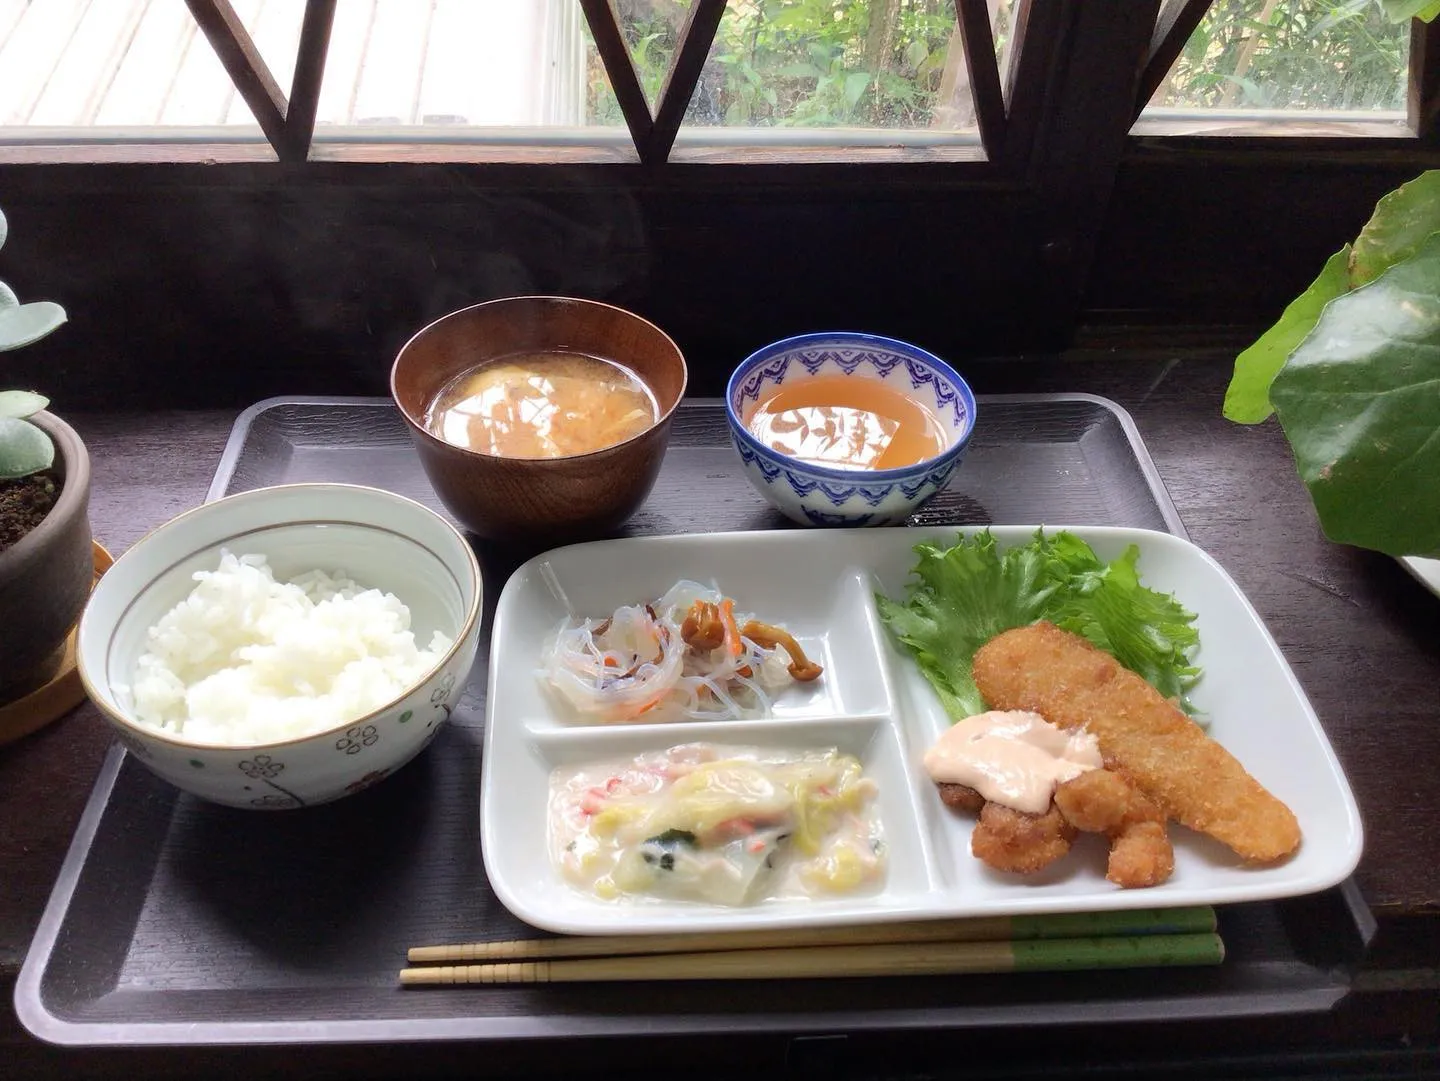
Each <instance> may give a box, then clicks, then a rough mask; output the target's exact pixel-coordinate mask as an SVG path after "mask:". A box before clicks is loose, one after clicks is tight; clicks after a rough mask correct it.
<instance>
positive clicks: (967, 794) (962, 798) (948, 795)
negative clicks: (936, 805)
mask: <svg viewBox="0 0 1440 1081" xmlns="http://www.w3.org/2000/svg"><path fill="white" fill-rule="evenodd" d="M936 787H938V788H939V789H940V802H941V803H943V804H945V806H946V807H949V808H951V809H952V810H956V811H969V812H970V813H971V814H972V815H978V814H979V813H980V812H981V811H982V810H984V808H985V797H984V796H982V795H981V794H980V793H979V792H976V791H975V789H973V788H971V787H970V786H969V785H964V784H953V783H951V782H949V781H942V782H941V783H940V784H939V785H937V786H936Z"/></svg>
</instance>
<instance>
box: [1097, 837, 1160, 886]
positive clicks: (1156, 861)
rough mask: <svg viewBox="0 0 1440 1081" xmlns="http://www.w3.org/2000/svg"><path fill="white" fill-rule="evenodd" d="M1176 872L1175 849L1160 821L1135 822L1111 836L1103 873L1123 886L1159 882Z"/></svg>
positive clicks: (1153, 884) (1155, 884)
mask: <svg viewBox="0 0 1440 1081" xmlns="http://www.w3.org/2000/svg"><path fill="white" fill-rule="evenodd" d="M1174 873H1175V849H1174V848H1173V847H1171V845H1170V838H1169V836H1168V835H1167V834H1166V833H1165V824H1164V823H1163V822H1135V823H1132V824H1131V825H1128V826H1126V827H1125V828H1124V829H1122V830H1121V831H1120V832H1119V833H1116V834H1112V835H1111V837H1110V862H1109V864H1108V865H1107V866H1106V868H1105V877H1106V878H1107V879H1109V880H1110V881H1111V882H1113V883H1115V885H1117V886H1123V887H1124V888H1125V889H1129V890H1133V889H1140V888H1143V887H1146V886H1158V885H1160V883H1162V882H1164V881H1166V880H1167V879H1168V878H1169V877H1170V876H1171V875H1172V874H1174Z"/></svg>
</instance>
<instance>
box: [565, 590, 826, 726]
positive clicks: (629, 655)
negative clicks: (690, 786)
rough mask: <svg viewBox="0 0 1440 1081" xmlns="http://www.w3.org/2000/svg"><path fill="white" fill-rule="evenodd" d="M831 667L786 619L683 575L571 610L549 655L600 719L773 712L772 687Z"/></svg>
mask: <svg viewBox="0 0 1440 1081" xmlns="http://www.w3.org/2000/svg"><path fill="white" fill-rule="evenodd" d="M822 671H823V669H822V668H821V667H820V665H818V664H816V663H815V662H814V661H812V660H810V658H808V657H807V656H805V652H804V650H803V649H802V648H801V647H800V644H799V643H798V642H796V641H795V638H794V636H792V635H791V634H790V633H789V632H788V631H786V630H785V629H784V628H783V627H778V626H774V625H772V624H768V623H762V622H760V621H759V620H756V619H754V618H753V617H751V616H749V615H742V614H737V613H736V611H735V602H734V601H733V600H731V599H730V598H729V597H726V596H724V595H722V594H721V593H720V592H719V590H718V589H714V588H711V587H709V586H704V585H701V584H700V583H699V582H690V581H681V582H677V583H675V585H673V586H671V587H670V589H669V591H667V592H666V593H665V595H664V596H663V597H661V598H660V599H659V600H657V601H655V602H654V603H653V604H636V605H626V606H624V607H621V608H617V609H616V610H615V611H614V612H612V613H611V614H610V615H608V616H606V617H605V618H604V619H567V620H565V621H564V622H563V623H561V624H560V626H559V627H558V628H556V630H555V632H554V633H553V634H552V635H551V636H550V638H549V640H548V641H547V643H546V645H545V647H544V649H543V650H542V653H541V658H540V669H539V675H540V678H541V680H542V682H543V683H544V684H545V685H547V686H548V687H550V688H551V689H552V690H553V691H554V692H555V693H556V694H558V695H559V696H560V697H561V698H562V699H564V700H565V701H566V702H567V703H568V704H569V705H571V706H572V707H573V708H574V709H575V710H576V711H577V712H578V713H579V714H580V715H581V716H582V717H584V718H586V719H593V720H597V721H601V722H607V723H615V722H626V721H636V722H646V723H648V722H657V721H675V720H706V721H715V720H739V719H741V718H753V717H766V716H769V714H770V711H771V705H772V701H771V699H772V695H773V694H774V693H775V692H776V691H777V690H779V689H780V688H783V687H784V686H785V685H786V684H788V683H790V682H791V681H796V682H810V681H812V680H815V679H818V678H819V677H820V675H821V672H822Z"/></svg>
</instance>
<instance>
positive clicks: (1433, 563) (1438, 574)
mask: <svg viewBox="0 0 1440 1081" xmlns="http://www.w3.org/2000/svg"><path fill="white" fill-rule="evenodd" d="M1400 565H1401V566H1403V567H1404V568H1405V569H1406V570H1407V571H1409V572H1410V573H1411V574H1413V575H1414V576H1415V579H1416V581H1418V582H1420V583H1421V584H1422V585H1423V586H1425V588H1426V589H1428V590H1430V592H1431V593H1433V594H1435V596H1437V597H1440V559H1425V558H1423V557H1422V556H1402V557H1401V559H1400Z"/></svg>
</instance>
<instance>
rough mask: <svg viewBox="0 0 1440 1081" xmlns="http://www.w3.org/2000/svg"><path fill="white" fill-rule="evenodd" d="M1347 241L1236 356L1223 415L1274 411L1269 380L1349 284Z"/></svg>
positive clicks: (1248, 420)
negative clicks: (1258, 335) (1267, 328)
mask: <svg viewBox="0 0 1440 1081" xmlns="http://www.w3.org/2000/svg"><path fill="white" fill-rule="evenodd" d="M1349 259H1350V245H1349V244H1346V245H1345V246H1344V247H1343V248H1341V249H1340V250H1339V251H1337V252H1336V253H1335V254H1334V255H1332V256H1330V258H1329V259H1327V260H1326V261H1325V266H1324V267H1322V268H1321V270H1320V276H1319V277H1317V278H1316V279H1315V280H1314V281H1313V282H1311V283H1310V288H1308V289H1306V290H1305V292H1303V293H1301V294H1300V295H1299V296H1298V297H1296V298H1295V299H1294V300H1292V301H1291V302H1290V304H1289V306H1288V307H1286V309H1285V311H1284V313H1283V314H1282V315H1281V316H1280V319H1279V321H1278V322H1277V323H1276V324H1275V325H1274V326H1273V327H1271V328H1270V329H1269V330H1267V331H1266V332H1265V333H1264V334H1262V335H1261V336H1260V338H1259V340H1258V341H1256V342H1255V344H1254V345H1252V346H1250V348H1249V349H1246V350H1245V352H1243V353H1241V354H1240V355H1239V356H1238V357H1236V358H1235V374H1234V375H1233V376H1231V378H1230V386H1229V387H1227V388H1226V390H1225V407H1224V412H1225V416H1226V417H1228V418H1229V419H1230V420H1233V421H1235V422H1236V423H1237V424H1259V423H1260V422H1261V421H1262V420H1265V419H1266V418H1268V417H1269V416H1270V414H1271V413H1273V412H1274V411H1275V410H1273V409H1272V408H1271V407H1270V384H1271V383H1272V382H1274V380H1275V376H1276V374H1277V373H1278V372H1279V371H1280V369H1281V368H1282V367H1284V366H1285V361H1286V359H1287V358H1288V357H1289V356H1290V351H1291V350H1292V349H1294V348H1295V347H1296V346H1297V345H1299V344H1300V343H1301V342H1302V341H1304V340H1305V336H1306V335H1307V334H1309V333H1310V332H1311V331H1312V330H1314V329H1315V323H1316V321H1317V320H1318V319H1319V318H1320V313H1321V312H1322V311H1324V310H1325V305H1326V304H1329V303H1330V301H1332V300H1334V299H1335V298H1336V297H1338V296H1340V295H1341V294H1343V293H1344V292H1345V291H1346V290H1348V289H1349V288H1350V281H1349V277H1348V276H1347V269H1346V267H1347V264H1348V262H1349Z"/></svg>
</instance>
